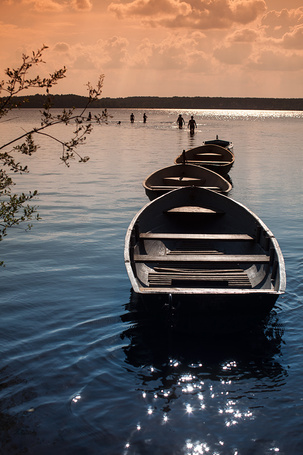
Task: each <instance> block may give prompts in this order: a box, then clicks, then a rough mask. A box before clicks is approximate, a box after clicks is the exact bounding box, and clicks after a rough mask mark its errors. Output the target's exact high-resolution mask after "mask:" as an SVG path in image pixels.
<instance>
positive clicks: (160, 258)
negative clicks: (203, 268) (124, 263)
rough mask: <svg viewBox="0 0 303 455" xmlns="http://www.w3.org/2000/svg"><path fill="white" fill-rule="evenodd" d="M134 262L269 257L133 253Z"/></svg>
mask: <svg viewBox="0 0 303 455" xmlns="http://www.w3.org/2000/svg"><path fill="white" fill-rule="evenodd" d="M134 261H135V262H189V261H190V262H236V263H237V262H252V263H267V262H269V261H270V257H269V256H266V255H265V254H214V255H211V254H191V255H183V254H174V255H162V256H161V255H158V256H153V255H148V254H135V255H134Z"/></svg>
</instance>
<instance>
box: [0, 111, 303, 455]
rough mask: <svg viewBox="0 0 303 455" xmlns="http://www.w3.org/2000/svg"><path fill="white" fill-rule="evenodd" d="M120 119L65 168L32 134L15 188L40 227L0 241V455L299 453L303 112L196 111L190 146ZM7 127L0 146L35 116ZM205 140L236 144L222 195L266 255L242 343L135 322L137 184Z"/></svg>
mask: <svg viewBox="0 0 303 455" xmlns="http://www.w3.org/2000/svg"><path fill="white" fill-rule="evenodd" d="M134 113H135V117H136V121H135V123H134V124H133V125H131V124H130V123H129V115H130V111H128V110H120V111H112V114H113V116H114V117H113V118H112V119H111V120H110V122H109V124H108V125H103V126H96V127H95V129H94V132H93V134H92V135H91V136H90V137H89V139H88V141H87V144H86V146H85V147H84V148H83V150H82V153H83V155H89V156H90V161H89V162H88V163H86V164H79V163H78V162H77V160H75V162H74V163H72V165H71V167H70V168H69V169H66V168H65V167H64V165H63V164H61V163H60V160H59V156H60V148H57V146H56V145H55V144H54V143H51V142H49V140H46V139H45V138H42V140H41V141H40V145H41V147H40V150H39V151H38V152H37V155H36V157H32V158H31V159H30V160H29V165H30V169H31V173H30V174H29V175H26V176H23V177H18V176H16V179H17V183H18V186H17V188H16V189H20V190H27V189H38V190H39V192H40V195H39V197H38V199H37V201H36V203H37V205H39V213H40V215H41V216H42V221H39V222H37V223H34V227H33V228H32V230H30V231H28V232H24V230H23V229H21V228H20V227H19V228H16V229H13V230H11V231H10V232H9V235H8V237H7V238H6V239H5V240H4V241H3V242H1V244H0V255H1V260H4V261H5V264H6V267H5V268H2V269H1V271H0V273H1V275H0V286H1V296H0V305H1V320H0V321H1V322H0V324H1V330H0V349H1V357H0V425H1V426H0V428H1V430H0V453H1V455H2V454H5V455H6V454H23V453H24V454H30V455H33V454H35V455H36V454H39V455H40V454H43V455H48V454H65V455H69V454H73V455H77V454H79V455H80V454H81V455H82V454H84V455H86V454H89V455H91V454H92V455H95V454H98V455H99V454H113V455H116V454H121V455H122V454H123V455H124V454H127V455H130V454H131V455H134V454H140V455H143V454H159V455H165V454H169V455H170V454H177V455H179V454H190V455H191V454H232V455H236V454H241V455H242V454H244V455H248V454H249V455H251V454H274V453H279V454H287V455H289V454H290V455H293V454H295V455H297V454H301V453H303V436H302V435H303V385H302V384H303V381H302V374H303V364H302V354H303V309H302V293H303V285H302V278H303V269H302V264H303V259H302V258H303V234H302V231H303V230H302V225H303V224H302V221H303V210H302V207H303V184H302V169H303V153H302V149H303V146H302V143H303V133H302V121H303V113H302V112H299V113H295V112H240V111H236V112H229V111H195V112H193V113H194V114H195V118H196V121H197V123H198V131H197V133H196V134H195V136H194V137H191V136H190V135H189V133H188V131H187V130H186V129H185V130H181V131H180V130H178V128H177V125H176V123H175V121H176V119H177V114H178V113H179V112H177V111H169V110H155V111H147V115H148V120H147V123H146V124H145V125H144V124H143V123H142V114H143V112H141V111H137V110H135V111H134ZM190 114H192V112H183V116H184V117H185V119H186V120H187V119H188V117H189V115H190ZM11 117H13V119H12V120H11V121H10V122H8V123H6V124H0V132H1V137H2V141H3V140H6V139H9V138H10V137H12V136H14V135H16V134H21V132H22V131H23V130H22V128H26V127H28V126H30V125H32V124H34V122H35V121H36V120H37V119H38V113H37V112H36V111H26V113H24V112H21V113H19V112H18V113H17V114H16V113H14V114H11ZM118 121H121V122H122V123H121V124H120V125H118V124H117V122H118ZM67 132H68V131H67V129H66V128H64V127H62V128H60V127H58V130H57V133H58V134H59V135H62V137H64V135H66V134H67ZM216 134H218V135H219V137H221V138H223V139H228V140H232V141H233V143H234V151H235V155H236V161H235V165H234V167H233V169H232V171H231V174H230V175H231V178H232V182H233V190H232V192H231V194H230V197H233V198H234V199H235V200H237V201H239V202H241V203H244V204H245V205H246V206H248V207H249V208H250V209H251V210H253V211H254V212H255V213H256V214H257V215H258V216H260V217H261V219H262V220H263V221H264V222H265V223H266V224H267V225H268V227H269V228H270V229H271V230H272V231H273V232H274V234H275V235H276V237H277V239H278V241H279V243H280V246H281V248H282V251H283V254H284V257H285V262H286V271H287V292H286V294H285V295H284V296H283V297H280V298H279V300H278V301H277V304H276V307H275V309H274V310H273V311H272V314H271V317H270V320H269V321H268V322H267V323H266V324H265V325H264V326H263V327H260V328H259V330H258V331H256V332H255V333H252V334H247V335H246V336H244V335H243V336H241V337H240V338H239V337H228V338H226V337H225V338H223V337H216V338H215V337H209V336H208V337H204V336H203V334H201V336H199V337H197V336H196V337H190V336H188V337H184V336H182V337H181V336H177V335H175V334H172V333H169V332H167V331H163V330H162V329H161V327H159V325H158V324H157V321H152V320H150V319H146V318H145V317H144V316H142V315H140V314H137V313H136V307H135V302H134V299H133V298H132V296H131V290H130V283H129V280H128V277H127V274H126V271H125V267H124V261H123V249H124V236H125V231H126V229H127V226H128V224H129V223H130V221H131V219H132V217H133V216H134V215H135V213H136V212H137V211H138V210H139V209H140V208H141V207H142V205H144V204H145V203H146V202H147V197H146V196H145V194H144V190H143V187H142V181H143V180H144V179H145V177H146V176H147V175H148V174H150V173H151V172H153V171H155V170H156V169H159V168H161V167H164V166H167V165H170V164H172V163H173V161H174V158H175V157H176V156H177V155H179V154H180V153H181V152H182V150H183V149H186V148H190V147H194V146H197V145H199V144H200V143H201V142H202V141H203V140H207V139H213V138H214V137H215V136H216Z"/></svg>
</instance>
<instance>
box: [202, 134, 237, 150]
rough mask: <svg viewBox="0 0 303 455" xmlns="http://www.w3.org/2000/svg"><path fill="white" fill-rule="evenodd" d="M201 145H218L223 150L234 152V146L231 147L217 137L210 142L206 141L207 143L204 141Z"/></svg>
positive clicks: (230, 144)
mask: <svg viewBox="0 0 303 455" xmlns="http://www.w3.org/2000/svg"><path fill="white" fill-rule="evenodd" d="M203 144H205V145H207V144H215V145H220V146H221V147H224V148H226V149H228V150H230V151H231V152H233V150H234V146H233V143H232V142H230V141H225V140H224V139H219V137H218V136H216V139H211V140H208V141H204V142H203Z"/></svg>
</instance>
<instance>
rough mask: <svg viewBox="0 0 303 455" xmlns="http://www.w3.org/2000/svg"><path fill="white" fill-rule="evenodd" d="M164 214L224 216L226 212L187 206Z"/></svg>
mask: <svg viewBox="0 0 303 455" xmlns="http://www.w3.org/2000/svg"><path fill="white" fill-rule="evenodd" d="M164 213H168V214H171V213H172V214H173V213H195V214H207V215H223V214H224V212H222V211H220V210H212V209H208V208H205V207H196V206H191V205H186V206H184V207H173V208H172V209H169V210H166V211H165V212H164Z"/></svg>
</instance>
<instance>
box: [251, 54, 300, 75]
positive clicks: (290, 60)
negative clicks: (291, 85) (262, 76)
mask: <svg viewBox="0 0 303 455" xmlns="http://www.w3.org/2000/svg"><path fill="white" fill-rule="evenodd" d="M248 67H249V68H250V69H253V70H255V69H257V70H262V71H271V72H274V71H283V72H289V71H300V70H303V56H302V55H300V54H294V53H292V54H288V53H282V52H278V51H273V50H266V51H262V52H261V53H260V54H259V55H258V56H257V57H256V58H254V59H251V61H250V62H249V65H248Z"/></svg>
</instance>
